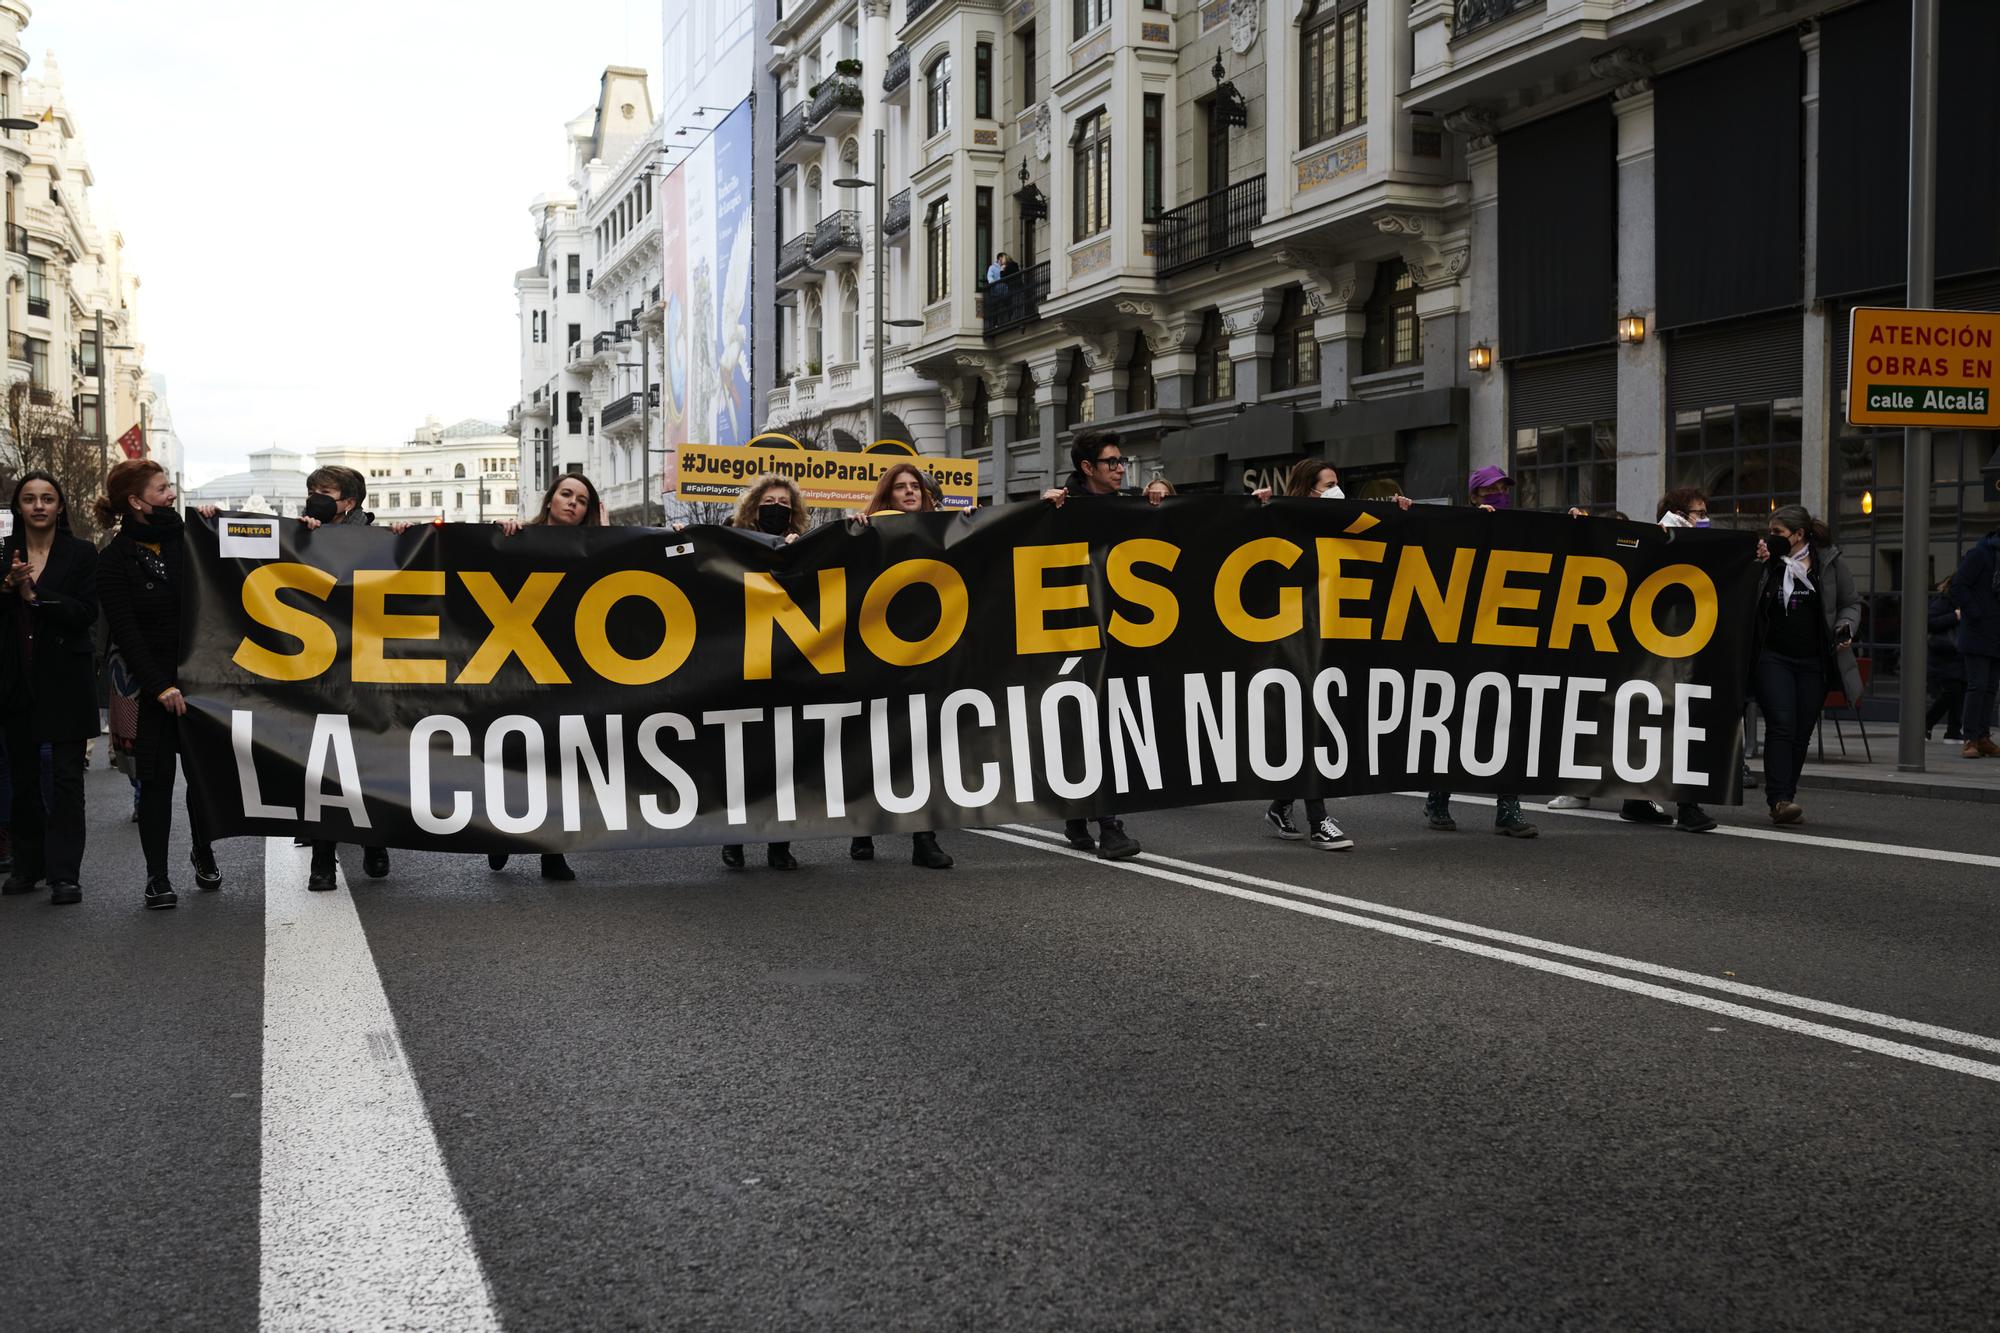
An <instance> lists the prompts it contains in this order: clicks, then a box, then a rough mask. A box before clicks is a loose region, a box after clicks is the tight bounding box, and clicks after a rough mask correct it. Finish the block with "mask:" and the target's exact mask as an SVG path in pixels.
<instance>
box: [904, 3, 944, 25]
mask: <svg viewBox="0 0 2000 1333" xmlns="http://www.w3.org/2000/svg"><path fill="white" fill-rule="evenodd" d="M937 2H938V0H907V3H906V4H904V6H903V26H904V27H905V28H907V27H909V26H910V25H911V24H912V23H915V22H916V21H917V20H918V19H920V18H922V17H923V16H924V15H925V14H926V13H927V12H929V10H930V8H931V6H932V5H935V4H936V3H937Z"/></svg>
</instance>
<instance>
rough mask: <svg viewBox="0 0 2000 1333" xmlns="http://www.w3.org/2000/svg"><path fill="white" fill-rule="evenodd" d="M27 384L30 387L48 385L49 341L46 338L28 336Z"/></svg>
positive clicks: (36, 387)
mask: <svg viewBox="0 0 2000 1333" xmlns="http://www.w3.org/2000/svg"><path fill="white" fill-rule="evenodd" d="M25 341H26V343H27V344H28V385H29V387H30V388H35V389H46V388H48V387H49V343H48V339H46V338H28V339H26V340H25Z"/></svg>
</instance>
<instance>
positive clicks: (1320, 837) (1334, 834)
mask: <svg viewBox="0 0 2000 1333" xmlns="http://www.w3.org/2000/svg"><path fill="white" fill-rule="evenodd" d="M1306 841H1307V843H1308V845H1310V846H1311V847H1312V849H1313V850H1314V851H1318V852H1344V851H1347V850H1348V849H1349V848H1351V847H1353V846H1354V839H1352V838H1350V837H1348V836H1347V835H1346V834H1345V833H1342V832H1341V831H1340V825H1338V824H1336V823H1334V822H1333V820H1332V819H1331V818H1327V819H1322V820H1320V821H1319V823H1317V824H1315V825H1313V831H1312V836H1311V837H1309V838H1308V839H1306Z"/></svg>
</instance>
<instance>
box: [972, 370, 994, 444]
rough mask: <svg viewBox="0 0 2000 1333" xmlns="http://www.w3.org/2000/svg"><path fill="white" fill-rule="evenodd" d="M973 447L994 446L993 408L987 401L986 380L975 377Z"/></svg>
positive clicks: (973, 387) (973, 389)
mask: <svg viewBox="0 0 2000 1333" xmlns="http://www.w3.org/2000/svg"><path fill="white" fill-rule="evenodd" d="M971 444H972V447H973V448H975V449H987V450H990V449H992V448H993V410H992V405H991V404H990V403H988V402H987V401H986V381H985V380H984V379H983V378H978V377H975V378H974V379H973V381H972V440H971Z"/></svg>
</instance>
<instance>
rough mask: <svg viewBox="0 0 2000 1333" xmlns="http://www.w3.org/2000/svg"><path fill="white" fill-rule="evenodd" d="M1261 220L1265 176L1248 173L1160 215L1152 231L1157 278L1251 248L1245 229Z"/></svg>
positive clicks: (1248, 235)
mask: <svg viewBox="0 0 2000 1333" xmlns="http://www.w3.org/2000/svg"><path fill="white" fill-rule="evenodd" d="M1263 220H1264V178H1263V177H1262V176H1252V177H1251V178H1250V179H1248V180H1240V181H1237V182H1236V183H1235V184H1234V185H1228V186H1225V187H1223V188H1222V189H1220V190H1217V191H1215V192H1214V193H1213V194H1205V195H1203V196H1202V197H1201V198H1199V199H1197V200H1195V201H1194V202H1193V203H1191V204H1182V205H1181V206H1180V207H1179V208H1173V209H1168V210H1167V211H1166V212H1164V213H1162V214H1160V225H1159V229H1158V230H1157V231H1155V232H1154V233H1153V243H1154V244H1153V249H1154V253H1155V255H1156V256H1157V260H1156V268H1155V272H1156V273H1158V275H1159V276H1160V277H1163V278H1164V277H1166V276H1168V275H1169V274H1172V273H1179V272H1181V271H1182V270H1183V269H1190V268H1194V267H1196V266H1198V265H1201V264H1208V263H1213V262H1215V261H1217V260H1220V259H1222V258H1223V257H1224V256H1226V255H1233V254H1235V253H1236V252H1237V251H1239V250H1248V249H1249V248H1250V233H1251V232H1252V231H1253V230H1254V229H1255V228H1256V226H1257V224H1258V223H1260V222H1262V221H1263Z"/></svg>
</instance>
